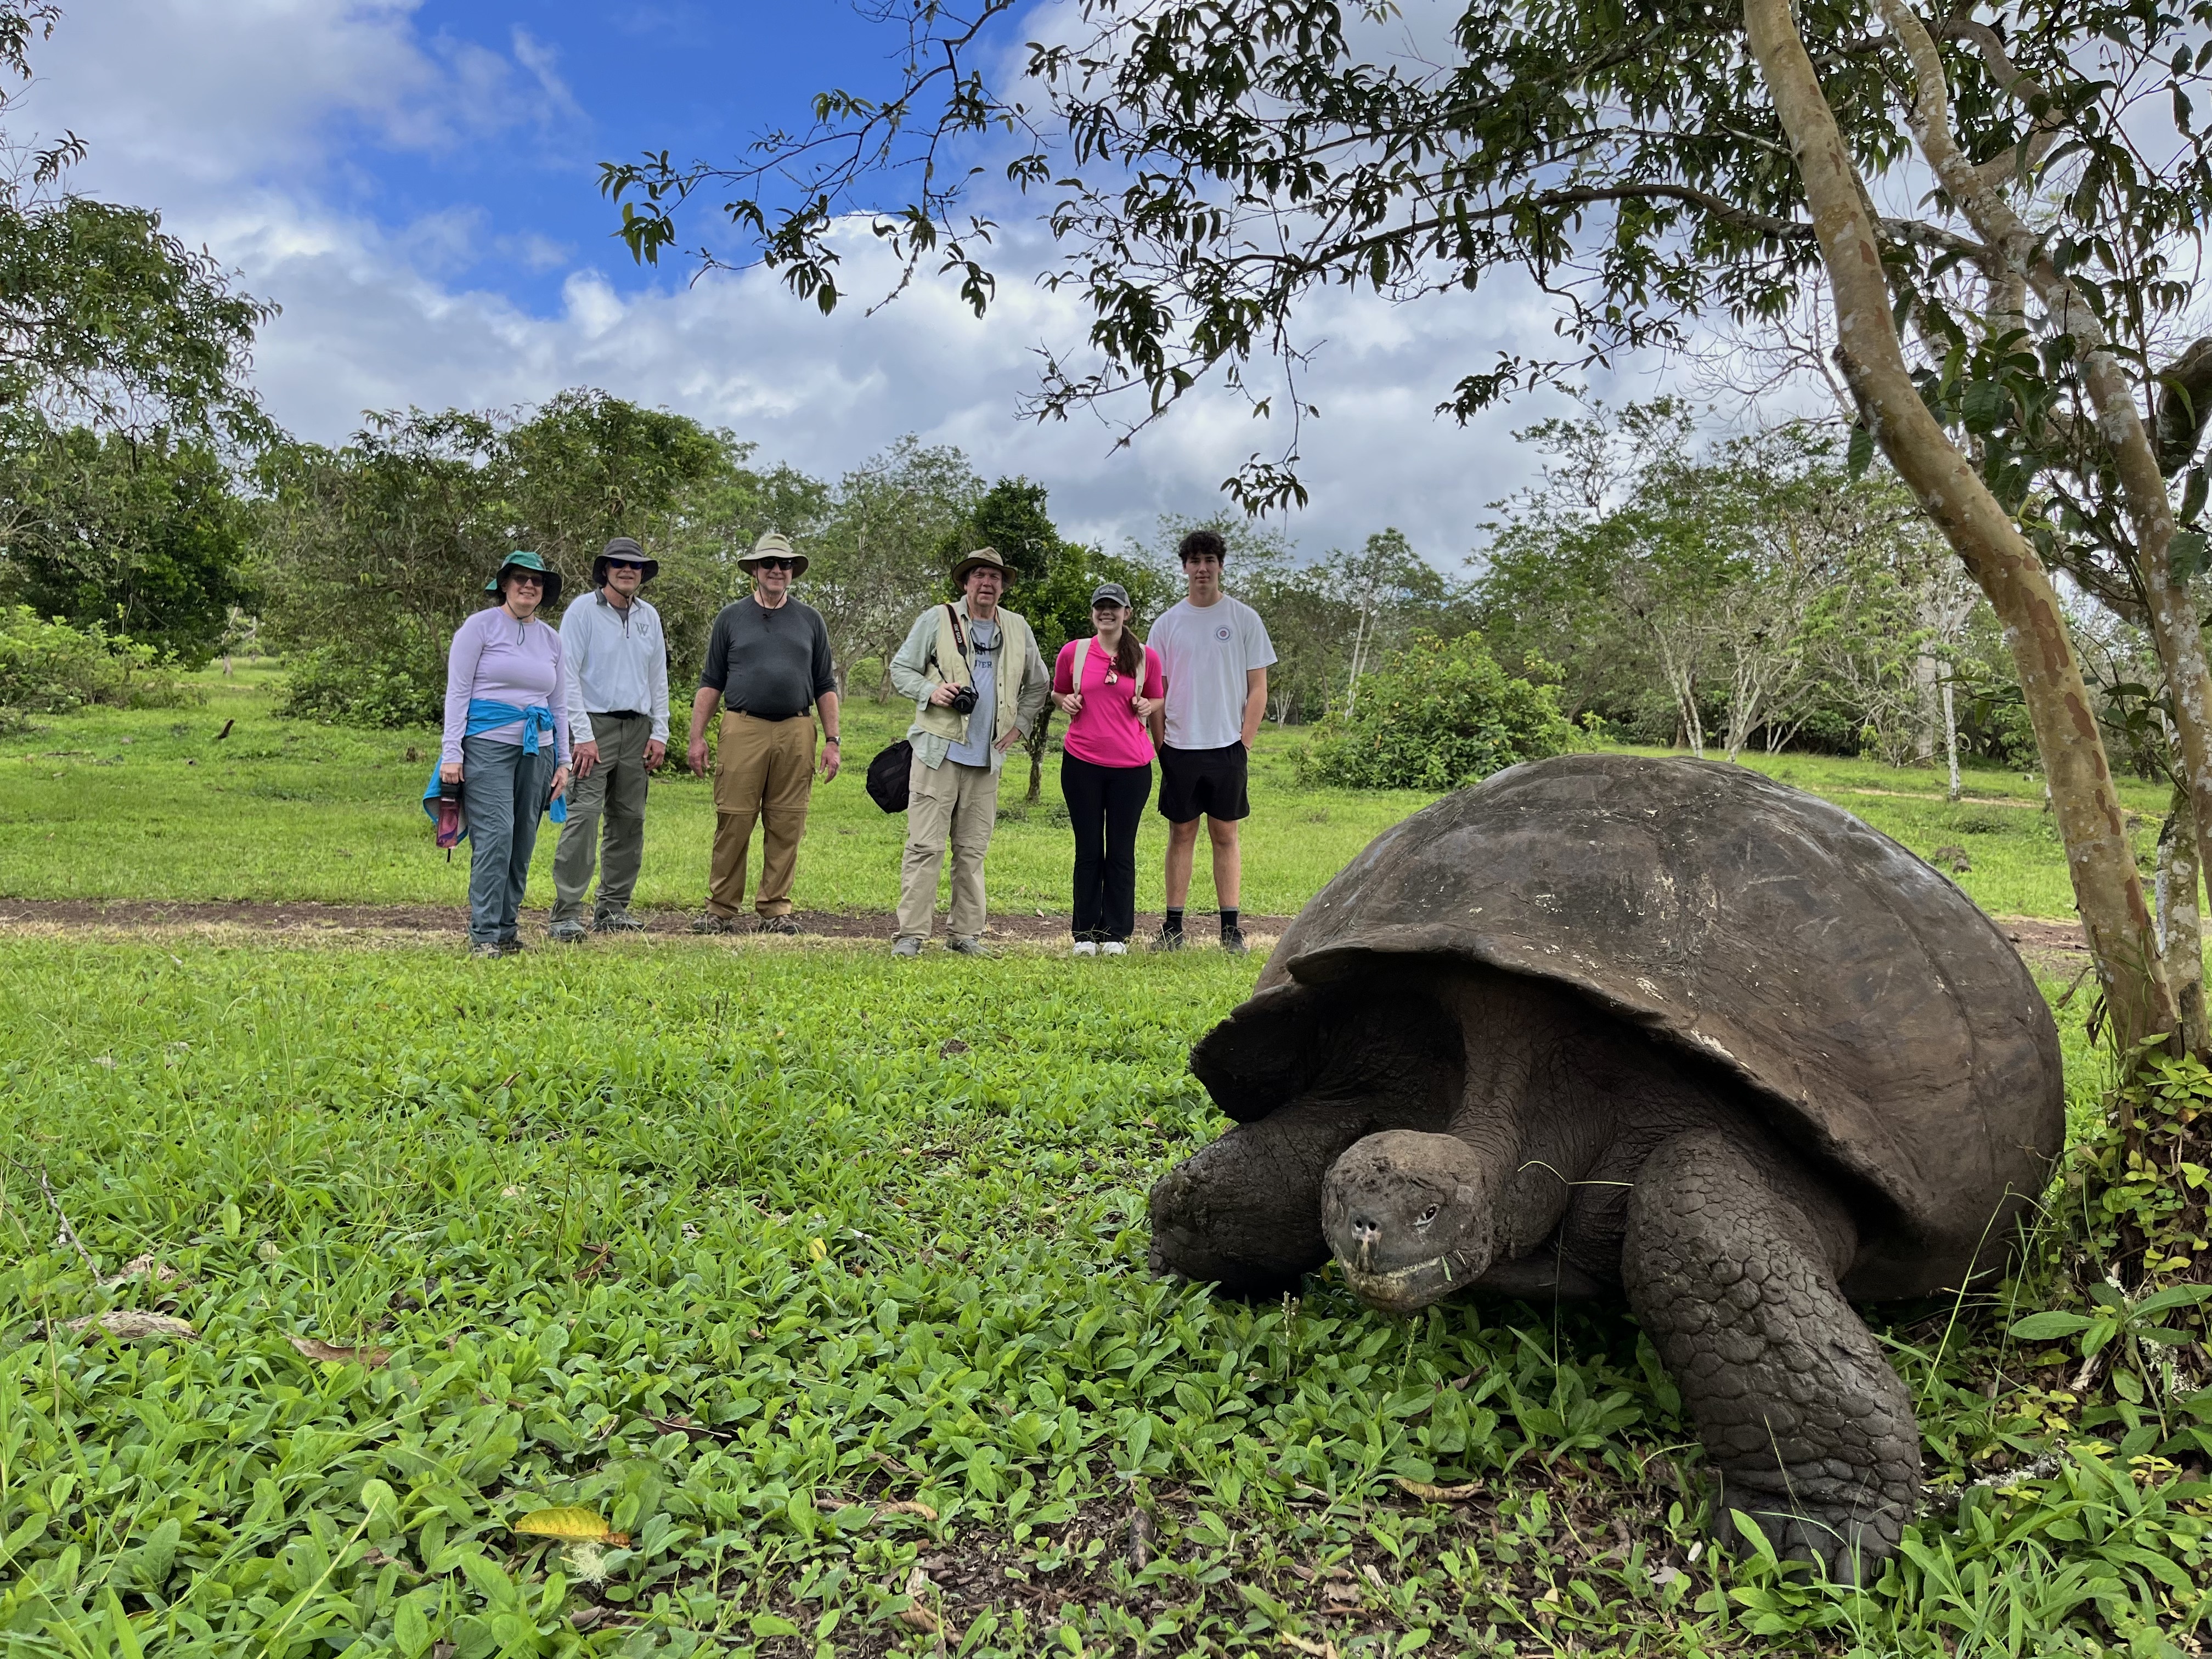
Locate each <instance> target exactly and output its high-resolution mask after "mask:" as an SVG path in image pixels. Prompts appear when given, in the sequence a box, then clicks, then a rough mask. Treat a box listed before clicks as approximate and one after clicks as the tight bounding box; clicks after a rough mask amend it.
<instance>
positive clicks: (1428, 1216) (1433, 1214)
mask: <svg viewBox="0 0 2212 1659" xmlns="http://www.w3.org/2000/svg"><path fill="white" fill-rule="evenodd" d="M1442 1208H1443V1206H1442V1205H1440V1204H1431V1205H1430V1206H1429V1207H1428V1208H1427V1209H1425V1210H1424V1211H1422V1212H1420V1214H1419V1215H1417V1216H1415V1217H1414V1218H1413V1225H1415V1226H1416V1227H1425V1226H1427V1225H1429V1224H1430V1223H1431V1221H1434V1220H1435V1219H1436V1218H1437V1212H1438V1211H1439V1210H1441V1209H1442Z"/></svg>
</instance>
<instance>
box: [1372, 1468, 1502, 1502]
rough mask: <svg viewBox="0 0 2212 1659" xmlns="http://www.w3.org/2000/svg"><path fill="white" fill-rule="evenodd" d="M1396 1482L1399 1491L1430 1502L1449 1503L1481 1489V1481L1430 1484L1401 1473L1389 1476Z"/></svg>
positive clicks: (1467, 1496) (1470, 1495)
mask: <svg viewBox="0 0 2212 1659" xmlns="http://www.w3.org/2000/svg"><path fill="white" fill-rule="evenodd" d="M1390 1478H1391V1479H1392V1480H1395V1481H1396V1482H1397V1483H1398V1489H1399V1490H1400V1491H1401V1492H1411V1493H1412V1494H1413V1496H1414V1497H1416V1498H1427V1499H1428V1500H1429V1502H1431V1504H1449V1503H1452V1502H1455V1500H1457V1499H1459V1498H1472V1497H1474V1495H1475V1493H1477V1492H1480V1491H1481V1490H1482V1482H1480V1480H1470V1481H1468V1483H1467V1484H1466V1485H1465V1486H1431V1485H1430V1484H1429V1483H1428V1482H1427V1481H1425V1480H1407V1479H1406V1477H1405V1476H1404V1475H1402V1474H1394V1475H1392V1476H1391V1477H1390Z"/></svg>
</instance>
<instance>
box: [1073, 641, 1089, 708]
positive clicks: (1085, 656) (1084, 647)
mask: <svg viewBox="0 0 2212 1659" xmlns="http://www.w3.org/2000/svg"><path fill="white" fill-rule="evenodd" d="M1090 660H1091V635H1088V634H1085V635H1084V636H1083V637H1082V638H1081V639H1079V640H1078V641H1076V642H1075V674H1074V679H1075V684H1074V687H1073V690H1074V692H1075V694H1076V695H1077V696H1082V695H1083V665H1084V664H1085V663H1086V662H1088V661H1090Z"/></svg>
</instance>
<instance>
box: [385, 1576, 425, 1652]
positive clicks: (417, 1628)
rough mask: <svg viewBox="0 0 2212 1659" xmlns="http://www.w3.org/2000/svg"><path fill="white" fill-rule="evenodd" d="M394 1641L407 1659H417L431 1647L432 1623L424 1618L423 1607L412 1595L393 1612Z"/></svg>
mask: <svg viewBox="0 0 2212 1659" xmlns="http://www.w3.org/2000/svg"><path fill="white" fill-rule="evenodd" d="M417 1594H418V1595H419V1594H421V1592H419V1591H418V1592H417ZM392 1640H393V1641H395V1642H397V1643H398V1644H399V1651H400V1652H401V1653H403V1654H404V1655H405V1656H406V1659H416V1655H418V1654H420V1653H421V1652H422V1650H424V1649H426V1648H428V1646H429V1645H430V1621H429V1620H428V1619H425V1618H424V1617H423V1616H422V1606H421V1604H420V1603H419V1602H417V1601H416V1599H415V1597H414V1596H412V1595H410V1596H409V1597H408V1598H407V1599H406V1600H405V1601H402V1602H401V1603H400V1604H399V1605H398V1607H394V1608H393V1609H392Z"/></svg>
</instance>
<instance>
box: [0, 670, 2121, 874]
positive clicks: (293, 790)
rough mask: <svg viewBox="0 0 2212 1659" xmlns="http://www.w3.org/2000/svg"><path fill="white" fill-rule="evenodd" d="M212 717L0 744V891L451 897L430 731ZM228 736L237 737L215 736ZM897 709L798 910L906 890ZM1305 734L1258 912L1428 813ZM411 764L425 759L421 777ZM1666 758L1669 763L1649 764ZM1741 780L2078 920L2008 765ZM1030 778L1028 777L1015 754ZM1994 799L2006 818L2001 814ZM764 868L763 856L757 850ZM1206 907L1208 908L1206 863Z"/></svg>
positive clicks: (1832, 768)
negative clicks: (1349, 787) (888, 779)
mask: <svg viewBox="0 0 2212 1659" xmlns="http://www.w3.org/2000/svg"><path fill="white" fill-rule="evenodd" d="M197 683H198V684H200V685H201V686H202V687H203V688H204V689H205V690H206V691H207V693H208V701H207V702H206V704H205V705H204V706H203V707H200V708H185V709H162V710H150V711H143V712H135V713H131V712H121V711H116V710H107V709H100V710H93V711H90V712H86V713H80V714H70V715H65V716H46V717H42V718H41V719H40V720H38V721H37V722H36V723H35V724H34V725H33V726H32V727H31V728H29V729H28V730H25V731H20V732H14V733H12V734H7V735H0V786H4V787H0V896H4V897H13V898H47V899H52V898H63V899H68V898H75V899H118V898H120V899H175V900H218V899H238V900H286V901H295V902H296V901H304V900H313V901H319V902H325V903H337V904H348V903H351V904H458V903H460V902H463V901H464V900H465V890H466V884H467V872H466V868H465V860H459V861H457V862H454V863H453V864H448V863H447V861H446V860H445V859H444V857H443V856H442V855H441V854H438V853H437V852H436V850H435V848H432V846H431V845H430V830H429V825H428V820H426V819H425V818H424V817H422V811H421V807H420V805H419V799H418V798H419V797H420V795H421V793H422V785H423V782H424V781H425V780H426V779H427V778H428V775H429V771H430V767H431V763H432V762H433V761H434V760H435V756H436V753H437V744H436V737H435V733H433V732H428V731H424V732H354V731H347V730H343V729H337V728H332V727H329V726H313V725H308V724H305V723H302V722H301V721H297V720H279V719H277V718H276V716H275V714H274V713H273V710H274V708H275V706H276V697H275V694H274V690H273V684H274V676H273V673H272V672H271V671H267V670H258V671H241V673H240V676H239V677H238V678H236V679H234V680H230V681H225V680H224V679H222V677H221V676H219V675H214V674H209V675H203V676H200V677H198V681H197ZM226 721H230V722H233V724H232V726H231V728H230V734H229V736H228V737H227V738H222V739H221V740H219V741H218V740H217V738H216V733H217V732H220V731H221V730H222V727H223V726H224V723H225V722H226ZM905 723H906V710H905V708H904V707H903V705H896V704H878V703H876V702H872V701H871V700H870V699H868V698H866V697H859V698H855V699H854V701H853V702H852V704H851V706H850V707H849V708H848V711H847V714H846V717H845V722H844V724H845V730H846V732H847V734H848V739H849V742H850V749H849V751H848V752H849V754H850V757H851V759H852V762H853V769H851V770H850V771H848V773H847V774H846V775H844V776H842V777H841V778H839V779H838V780H836V781H835V782H834V783H831V784H829V785H828V786H826V787H818V788H817V790H816V792H815V796H814V809H813V815H812V817H811V821H810V823H809V825H808V839H807V844H806V847H805V850H804V851H803V852H802V854H800V858H799V882H798V887H797V890H796V893H795V900H796V902H797V903H798V905H799V908H802V909H808V910H869V911H878V912H881V911H887V910H889V909H890V908H892V906H893V905H894V904H896V901H897V896H898V861H899V845H900V842H901V838H902V836H903V833H904V820H903V818H902V817H886V816H885V815H884V813H882V812H880V811H878V810H877V809H876V807H875V805H873V803H872V802H871V801H870V800H869V799H867V797H866V793H864V792H863V791H862V789H861V780H860V773H861V771H862V770H863V769H864V768H865V766H866V762H867V760H868V759H869V757H872V755H874V754H875V753H876V751H877V750H878V749H880V748H881V747H882V746H883V745H884V744H887V743H890V742H891V741H893V740H894V739H895V738H897V737H898V736H900V735H901V734H902V732H904V730H905ZM1304 741H1305V737H1304V733H1303V732H1300V731H1298V730H1297V729H1295V728H1294V729H1291V730H1289V731H1279V730H1275V729H1273V728H1270V729H1268V730H1267V732H1265V733H1264V734H1263V735H1262V737H1261V742H1260V745H1259V749H1258V752H1257V754H1256V755H1255V759H1254V766H1253V789H1252V793H1253V802H1254V814H1253V817H1252V818H1251V819H1250V821H1249V823H1247V824H1246V826H1245V831H1244V837H1245V848H1246V859H1245V864H1246V874H1245V885H1244V895H1243V898H1244V908H1245V909H1247V910H1249V911H1250V912H1252V913H1254V914H1255V915H1288V914H1291V913H1292V912H1294V911H1296V910H1297V908H1299V907H1300V906H1301V905H1303V904H1304V902H1305V901H1306V900H1307V899H1308V898H1310V897H1311V896H1312V895H1313V894H1314V892H1315V891H1316V890H1317V889H1319V888H1320V886H1321V885H1322V883H1324V882H1326V881H1327V880H1328V878H1329V877H1330V876H1332V875H1334V873H1335V872H1336V871H1337V870H1339V869H1340V868H1341V867H1342V866H1343V865H1344V864H1345V862H1346V860H1349V859H1350V858H1351V857H1352V854H1355V853H1357V852H1358V850H1359V849H1360V848H1363V847H1364V846H1365V845H1366V844H1367V843H1368V842H1369V841H1370V840H1371V839H1372V838H1373V837H1374V836H1375V835H1376V833H1377V832H1378V831H1379V830H1381V829H1384V828H1385V827H1387V826H1388V825H1389V824H1392V823H1396V822H1397V821H1398V820H1399V819H1400V818H1401V817H1405V816H1406V814H1407V813H1408V812H1410V811H1414V810H1415V809H1416V808H1418V807H1419V806H1421V805H1425V804H1426V802H1427V800H1428V799H1429V797H1427V796H1424V795H1419V794H1415V793H1358V792H1352V791H1341V790H1314V789H1302V788H1300V787H1297V785H1296V784H1295V782H1294V781H1292V775H1291V763H1292V759H1293V757H1294V756H1295V755H1296V753H1297V750H1298V748H1299V747H1300V746H1301V745H1302V744H1304ZM410 752H412V753H413V754H414V755H415V757H416V758H414V759H412V760H410V759H408V758H407V757H408V755H409V754H410ZM1652 752H1657V751H1652ZM1747 763H1748V764H1751V765H1754V766H1757V767H1759V769H1762V770H1764V771H1766V772H1769V773H1771V775H1775V776H1777V777H1779V778H1782V779H1783V780H1784V781H1787V782H1790V783H1793V784H1795V785H1796V786H1798V787H1802V788H1805V789H1808V790H1810V791H1812V792H1813V793H1816V794H1820V795H1823V796H1826V798H1828V799H1832V800H1835V801H1837V802H1838V803H1839V804H1841V805H1844V806H1846V807H1848V808H1849V809H1850V811H1854V812H1856V813H1857V814H1858V815H1859V816H1860V817H1863V818H1865V819H1866V820H1867V821H1868V822H1869V823H1872V824H1873V825H1874V826H1875V828H1877V829H1881V830H1884V831H1886V832H1887V833H1888V834H1890V835H1892V836H1896V837H1897V838H1898V839H1899V841H1901V842H1904V843H1905V845H1906V846H1908V847H1910V848H1912V849H1913V850H1914V851H1915V852H1917V853H1920V854H1923V855H1924V854H1929V853H1931V852H1933V851H1935V850H1936V848H1941V847H1946V846H1950V847H1957V848H1962V849H1964V851H1965V852H1966V855H1967V857H1968V859H1969V860H1970V861H1971V864H1972V868H1971V869H1970V870H1968V871H1966V872H1963V873H1961V874H1960V876H1959V877H1958V880H1959V882H1960V884H1961V885H1962V886H1963V887H1965V888H1966V891H1967V892H1968V893H1969V894H1971V895H1972V896H1973V897H1974V899H1975V900H1976V901H1977V902H1978V903H1980V904H1981V905H1982V906H1983V908H1985V909H1987V910H1989V911H1990V912H1991V913H1993V914H1995V915H2037V916H2065V915H2069V914H2071V912H2072V908H2073V900H2072V896H2071V894H2070V892H2069V890H2068V888H2067V885H2066V879H2065V864H2064V860H2063V859H2062V858H2061V857H2060V856H2059V853H2058V845H2057V835H2056V832H2055V830H2054V829H2053V828H2052V825H2051V818H2050V816H2049V815H2048V814H2047V813H2045V812H2044V811H2042V810H2041V807H2042V799H2043V794H2042V786H2041V784H2040V783H2039V781H2033V780H2030V779H2026V778H2023V777H2022V776H2021V775H2020V774H2019V773H2016V772H1996V773H1973V774H1970V775H1969V782H1968V793H1969V794H1970V796H1972V797H1973V798H1974V799H1970V800H1968V801H1966V802H1963V803H1961V804H1960V805H1955V806H1954V805H1949V804H1948V803H1946V802H1945V801H1944V800H1943V799H1942V776H1941V775H1940V774H1939V773H1936V772H1933V771H1929V770H1917V771H1916V770H1899V769H1896V768H1891V767H1882V766H1876V765H1873V764H1870V763H1860V762H1856V761H1829V760H1822V759H1819V758H1816V757H1801V756H1784V757H1772V758H1770V757H1764V756H1759V757H1747ZM1014 764H1015V766H1016V767H1017V768H1018V767H1020V766H1021V765H1022V763H1021V762H1019V761H1017V762H1016V763H1014ZM1024 787H1026V778H1025V775H1023V774H1022V773H1020V772H1017V773H1016V775H1015V782H1014V785H1013V787H1010V788H1009V789H1008V790H1007V792H1006V801H1007V803H1008V808H1009V816H1008V817H1006V820H1005V821H1004V822H1002V823H1000V826H999V830H998V834H997V836H996V837H995V838H994V842H993V843H992V848H991V858H990V866H989V881H990V889H991V901H992V904H993V907H994V909H996V910H997V911H998V912H999V913H1000V915H1013V914H1032V915H1033V914H1036V913H1038V912H1042V913H1045V914H1048V915H1064V914H1066V910H1067V908H1068V876H1069V870H1068V866H1069V863H1070V860H1071V857H1072V843H1071V842H1070V839H1069V836H1068V831H1067V827H1066V823H1065V821H1064V817H1062V816H1061V815H1060V813H1059V811H1058V809H1059V805H1060V786H1059V762H1058V758H1057V757H1056V756H1054V757H1051V758H1050V759H1049V760H1048V763H1047V767H1046V775H1045V781H1044V789H1043V793H1042V797H1041V799H1039V801H1038V803H1037V805H1036V806H1035V807H1032V808H1029V809H1026V811H1022V812H1020V815H1019V816H1014V815H1013V813H1014V812H1015V811H1018V810H1019V809H1018V808H1015V807H1014V803H1016V802H1018V799H1019V796H1020V793H1022V790H1023V788H1024ZM2122 794H2123V796H2124V799H2126V800H2127V802H2128V805H2130V808H2131V809H2132V810H2133V811H2136V812H2137V813H2139V814H2141V815H2142V821H2141V822H2140V823H2138V824H2137V827H2136V836H2137V839H2138V844H2139V846H2140V847H2141V848H2142V852H2143V854H2144V856H2145V857H2146V859H2147V858H2148V854H2149V849H2150V847H2151V845H2152V842H2153V841H2154V838H2155V835H2156V830H2157V821H2158V817H2159V815H2160V813H2161V812H2162V811H2163V810H2164V802H2163V798H2162V796H2161V794H2160V791H2159V790H2158V789H2156V788H2154V787H2152V786H2149V785H2147V784H2142V783H2140V782H2136V781H2128V782H2125V783H2124V784H2123V786H2122ZM1991 803H2002V804H1991ZM713 826H714V805H713V799H712V795H711V790H710V787H709V785H708V784H707V783H706V782H704V781H696V780H693V779H691V778H690V777H689V776H688V775H684V776H671V777H669V778H667V779H665V781H656V782H655V783H654V785H653V802H652V805H651V808H650V810H649V813H648V817H647V848H646V860H645V872H644V875H643V878H642V879H641V882H640V884H639V890H638V902H639V903H640V904H641V905H643V906H647V907H673V908H692V907H695V906H696V905H698V904H700V903H702V902H703V901H704V898H705V888H706V872H707V860H708V848H709V845H710V842H711V841H712V837H713ZM554 841H555V837H554V836H553V835H552V834H551V833H546V834H544V835H542V836H540V838H539V842H538V860H537V866H536V869H535V871H534V872H533V874H532V881H531V890H530V897H529V902H530V903H532V904H533V905H538V906H544V905H547V904H550V902H551V899H552V867H551V866H552V858H553V846H554ZM1163 845H1164V826H1163V824H1162V821H1161V819H1160V818H1159V817H1158V814H1157V813H1154V812H1149V811H1148V812H1147V814H1146V819H1145V825H1144V829H1143V833H1142V836H1141V838H1140V841H1139V848H1138V860H1137V873H1138V904H1139V909H1140V911H1142V912H1146V913H1152V914H1157V912H1158V906H1159V903H1160V855H1161V850H1162V848H1163ZM753 856H754V860H755V865H756V868H757V863H758V859H759V856H760V855H759V854H758V852H757V851H756V852H755V854H754V855H753ZM1191 902H1192V904H1193V906H1194V908H1201V909H1203V908H1208V907H1210V906H1211V905H1212V902H1213V898H1212V878H1211V875H1210V873H1209V872H1208V871H1207V869H1206V860H1205V859H1204V858H1203V857H1201V858H1200V863H1199V873H1198V877H1197V880H1196V882H1195V884H1194V890H1193V893H1192V896H1191Z"/></svg>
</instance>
